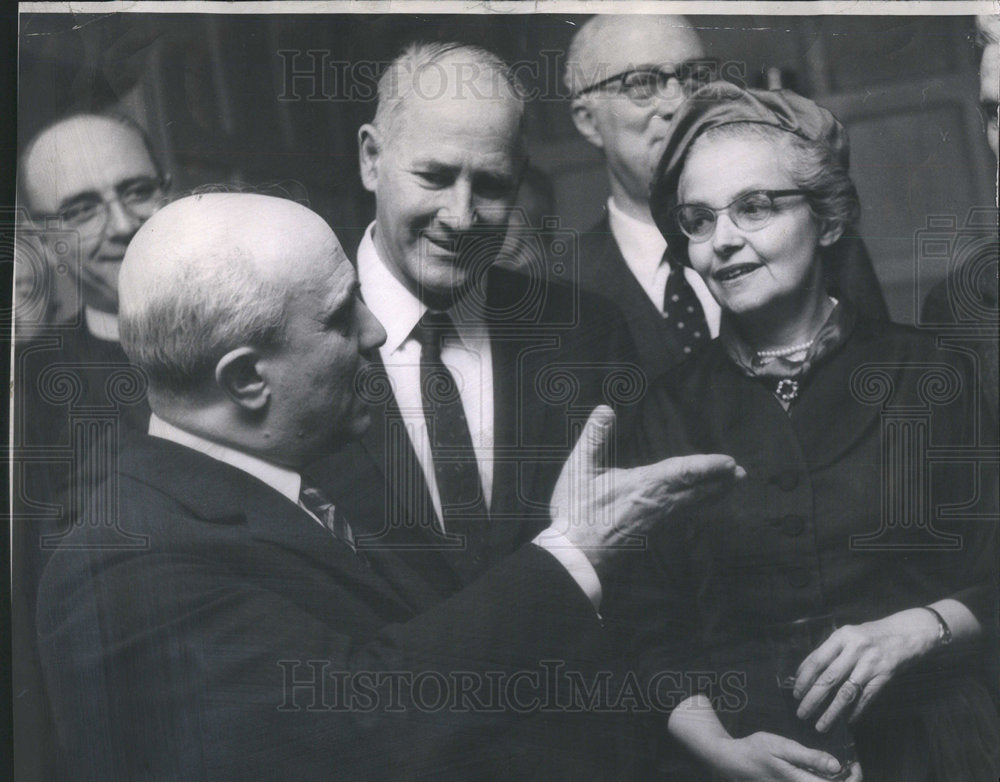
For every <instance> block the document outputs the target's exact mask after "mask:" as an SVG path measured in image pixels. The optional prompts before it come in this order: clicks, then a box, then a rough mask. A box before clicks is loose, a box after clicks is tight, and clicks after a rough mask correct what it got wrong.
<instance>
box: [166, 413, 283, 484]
mask: <svg viewBox="0 0 1000 782" xmlns="http://www.w3.org/2000/svg"><path fill="white" fill-rule="evenodd" d="M149 434H150V436H152V437H159V438H161V439H163V440H170V441H171V442H175V443H177V444H178V445H184V446H186V447H188V448H191V449H193V450H195V451H199V452H201V453H203V454H205V455H206V456H210V457H212V458H213V459H217V460H218V461H220V462H225V463H226V464H228V465H230V466H231V467H235V468H236V469H238V470H243V472H246V473H249V474H250V475H252V476H253V477H254V478H257V479H258V480H259V481H261V482H263V483H265V484H267V485H268V486H270V487H271V488H272V489H274V490H275V491H276V492H278V493H279V494H282V495H284V496H285V497H287V498H288V499H290V500H291V501H292V502H294V503H296V504H298V501H299V491H300V489H301V488H302V476H301V475H299V474H298V473H297V472H295V471H294V470H290V469H288V468H287V467H281V466H279V465H277V464H274V463H272V462H268V461H265V460H264V459H261V458H259V457H257V456H251V455H250V454H248V453H243V452H242V451H237V450H235V449H234V448H230V447H229V446H227V445H220V444H219V443H213V442H212V441H211V440H206V439H205V438H204V437H200V436H199V435H196V434H192V433H191V432H187V431H185V430H184V429H180V428H178V427H176V426H174V425H173V424H171V423H168V422H167V421H164V420H163V419H162V418H159V417H158V416H157V415H156V414H155V413H153V414H151V415H150V416H149Z"/></svg>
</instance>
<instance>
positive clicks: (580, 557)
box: [531, 528, 603, 611]
mask: <svg viewBox="0 0 1000 782" xmlns="http://www.w3.org/2000/svg"><path fill="white" fill-rule="evenodd" d="M531 542H532V543H534V544H535V545H536V546H539V547H540V548H543V549H545V550H546V551H547V552H549V553H550V554H551V555H552V556H553V557H555V558H556V559H557V560H558V561H559V564H561V565H562V566H563V567H564V568H566V570H567V571H568V572H569V574H570V576H572V577H573V580H574V581H576V583H577V584H578V585H579V586H580V589H582V590H583V593H584V594H585V595H586V596H587V598H588V599H589V600H590V602H591V603H592V604H593V606H594V610H595V611H599V610H600V608H601V598H602V597H603V592H602V589H601V579H600V578H598V577H597V571H596V570H594V566H593V565H591V564H590V560H589V559H587V555H586V554H584V553H583V552H582V551H581V550H580V549H579V548H578V547H577V546H575V545H574V544H573V543H572V542H571V541H570V539H569V538H567V537H566V536H565V535H563V534H562V533H561V532H556V531H555V530H553V529H551V528H549V529H546V530H543V531H542V532H541V533H539V535H538V537H536V538H535V539H534V540H533V541H531Z"/></svg>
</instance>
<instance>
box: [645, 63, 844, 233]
mask: <svg viewBox="0 0 1000 782" xmlns="http://www.w3.org/2000/svg"><path fill="white" fill-rule="evenodd" d="M743 122H749V123H753V124H757V125H770V126H771V127H774V128H779V129H781V130H785V131H788V132H789V133H794V134H795V135H796V136H800V137H801V138H804V139H807V140H808V141H816V142H820V143H823V144H826V145H827V146H829V147H830V149H831V150H832V151H833V153H834V154H835V155H836V157H837V159H838V160H839V162H840V163H841V165H843V166H844V168H845V169H846V168H847V167H848V162H849V159H850V150H849V145H848V141H847V131H846V130H845V129H844V126H843V125H841V124H840V122H839V121H838V120H837V118H836V117H834V116H833V114H831V113H830V112H829V111H827V110H826V109H824V108H823V107H821V106H818V105H816V104H815V103H813V102H812V101H811V100H809V99H808V98H803V97H802V96H801V95H798V94H796V93H794V92H791V91H790V90H773V91H771V90H745V89H742V88H741V87H737V86H736V85H735V84H732V83H730V82H725V81H717V82H712V83H711V84H706V85H705V86H704V87H702V88H701V89H700V90H698V91H697V92H695V93H694V94H692V95H691V97H689V98H688V99H687V100H686V101H685V102H684V103H683V105H682V106H681V107H680V108H679V109H678V111H677V113H676V114H674V117H673V120H672V128H671V131H670V138H669V139H668V141H667V145H666V148H665V149H664V151H663V156H662V157H661V158H660V162H659V164H658V165H657V166H656V174H655V176H654V177H653V187H652V191H651V193H650V211H651V212H652V214H653V220H654V221H655V222H656V226H657V227H658V228H659V229H660V232H661V233H662V234H664V236H668V237H669V238H670V239H671V240H675V239H676V238H677V237H678V234H679V230H678V229H677V227H676V226H675V225H674V224H673V221H672V218H671V210H672V209H673V208H674V207H675V206H676V205H677V185H678V182H679V181H680V177H681V171H682V170H683V168H684V160H685V158H686V157H687V153H688V151H689V150H690V149H691V145H692V144H693V143H694V140H695V139H696V138H698V136H700V135H701V134H702V133H704V132H705V131H706V130H710V129H711V128H717V127H720V126H722V125H734V124H738V123H743ZM679 238H680V239H681V241H682V242H683V243H684V244H686V241H685V239H686V237H683V236H682V235H681V236H680V237H679Z"/></svg>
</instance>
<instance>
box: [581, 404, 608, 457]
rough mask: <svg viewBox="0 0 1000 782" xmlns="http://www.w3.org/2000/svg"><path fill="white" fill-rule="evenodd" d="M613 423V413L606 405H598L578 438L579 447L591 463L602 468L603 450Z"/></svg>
mask: <svg viewBox="0 0 1000 782" xmlns="http://www.w3.org/2000/svg"><path fill="white" fill-rule="evenodd" d="M614 423H615V413H614V410H612V409H611V408H610V407H608V406H607V405H598V406H597V407H595V408H594V410H593V412H592V413H591V414H590V418H588V419H587V423H586V425H585V426H584V429H583V434H582V435H581V436H580V445H578V446H577V447H578V448H579V447H582V448H583V450H584V453H585V454H586V455H587V456H588V457H589V460H590V461H591V463H593V464H595V465H596V466H600V467H603V466H604V465H605V463H606V462H605V460H604V456H605V450H606V445H607V442H608V438H609V437H610V436H611V429H612V427H613V426H614Z"/></svg>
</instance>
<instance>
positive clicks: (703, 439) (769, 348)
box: [616, 83, 1000, 782]
mask: <svg viewBox="0 0 1000 782" xmlns="http://www.w3.org/2000/svg"><path fill="white" fill-rule="evenodd" d="M847 158H848V154H847V139H846V134H845V132H844V129H843V127H842V126H841V125H840V123H839V122H838V121H837V120H836V119H835V118H834V117H833V116H832V115H831V114H830V113H829V112H827V111H826V110H824V109H822V108H820V107H819V106H817V105H816V104H814V103H813V102H811V101H809V100H807V99H805V98H802V97H800V96H798V95H796V94H794V93H791V92H787V91H777V92H763V91H753V90H741V89H739V88H737V87H734V86H732V85H729V84H721V83H717V84H712V85H709V86H707V87H705V88H703V89H702V90H700V91H699V92H697V93H695V95H694V96H692V98H691V99H690V100H689V101H688V102H687V103H686V104H685V105H684V107H682V108H681V109H680V110H679V112H678V113H677V114H676V115H675V118H674V127H673V132H672V137H671V139H670V141H669V143H668V145H667V147H666V149H665V152H664V155H663V158H662V160H661V161H660V164H659V167H658V170H657V175H656V179H655V182H654V185H653V193H652V201H651V204H652V211H653V215H654V218H655V219H656V222H657V225H658V226H659V228H660V230H661V231H662V232H663V233H664V235H665V236H666V238H667V240H668V242H669V244H670V248H671V251H672V252H673V253H675V254H676V255H677V257H678V259H679V260H681V261H682V262H683V263H687V264H690V265H691V266H693V267H694V269H695V270H696V271H697V272H698V273H699V274H700V275H701V276H702V277H703V278H704V279H705V281H706V283H707V285H708V287H709V289H710V290H711V291H712V294H713V295H714V296H715V298H716V299H717V300H718V302H719V304H720V305H721V307H722V324H721V332H720V336H719V338H718V339H717V340H715V341H714V342H713V343H712V344H711V346H710V347H709V348H708V349H706V350H705V351H704V353H703V354H702V355H701V356H699V357H697V358H696V359H694V360H692V361H689V362H687V363H686V364H684V365H682V366H681V367H680V368H678V369H677V370H675V371H674V372H673V373H672V375H671V376H668V377H667V378H666V379H665V380H664V381H662V383H661V384H660V385H658V386H654V387H653V388H652V389H651V392H650V394H649V395H648V396H649V398H648V400H647V404H646V406H645V408H644V410H643V413H642V420H641V426H640V427H638V431H639V432H640V433H641V435H640V440H641V441H642V443H643V444H642V445H640V446H639V453H637V454H635V455H636V457H637V458H638V459H640V460H650V459H652V458H662V457H663V456H665V455H667V454H670V455H675V454H679V453H691V452H705V453H729V454H732V455H733V456H734V457H735V458H736V459H737V461H738V462H739V463H740V464H741V465H742V466H743V467H744V468H745V469H746V471H747V478H746V480H745V481H743V482H742V483H740V484H739V485H737V487H736V489H735V490H734V492H733V493H732V495H731V496H729V497H728V498H726V499H725V500H720V501H718V502H715V503H713V504H711V505H708V506H705V507H703V508H701V509H698V510H696V511H695V512H693V513H692V515H691V517H690V518H689V519H687V520H686V521H685V522H684V523H683V524H682V525H680V526H677V525H674V526H668V525H664V526H663V528H661V529H659V530H658V531H657V534H656V536H654V537H653V539H652V540H651V541H650V547H649V549H650V555H649V556H647V557H646V561H645V563H644V565H643V567H642V568H639V569H638V572H636V573H633V575H632V576H630V579H631V580H630V582H629V583H627V584H622V585H619V587H620V590H619V594H618V595H617V596H616V600H617V602H618V603H619V605H621V606H623V607H622V608H621V610H622V611H623V612H625V613H626V615H630V616H631V617H633V619H632V621H634V622H636V623H637V624H639V626H640V629H639V631H638V633H637V635H636V636H635V638H634V649H635V653H636V658H637V660H638V665H639V668H640V670H641V671H642V672H643V673H644V675H645V676H646V677H647V681H648V682H650V683H651V684H653V685H655V688H659V689H655V688H654V690H653V692H654V694H656V693H659V694H660V695H661V696H664V697H662V698H660V701H661V702H660V704H659V705H660V706H661V707H663V708H664V709H665V710H669V711H670V713H669V718H668V720H667V721H666V723H665V724H664V723H663V722H659V723H657V727H656V729H657V731H658V733H659V735H661V736H662V735H665V734H667V733H669V734H670V735H671V736H672V737H673V738H674V739H675V740H677V741H678V742H679V743H680V744H681V745H682V746H683V747H685V748H686V750H687V751H688V754H690V755H691V756H692V758H693V759H694V762H696V763H697V764H698V766H699V770H698V771H696V772H694V773H693V777H692V778H694V779H699V780H704V779H708V778H712V779H734V780H817V779H854V780H857V779H861V778H862V774H863V778H864V779H865V780H868V781H869V782H871V781H872V780H875V781H881V780H893V781H896V780H898V781H899V782H920V781H921V780H925V781H926V780H934V781H935V782H950V781H951V780H959V779H961V780H981V779H987V778H989V779H995V778H996V773H997V754H998V752H1000V733H998V727H997V712H996V706H995V703H994V701H993V699H992V695H993V694H994V693H993V687H992V686H991V682H994V681H995V675H994V674H992V673H990V672H988V670H987V667H988V665H989V663H988V661H989V660H991V659H995V652H994V657H993V658H991V657H990V656H989V651H988V648H987V647H988V646H989V644H990V643H991V642H992V636H993V635H994V631H995V624H996V619H995V598H996V594H997V593H996V586H995V584H990V583H989V582H990V580H991V578H993V576H994V570H995V568H996V561H997V559H996V556H997V555H996V543H995V533H996V515H995V514H996V510H995V507H996V506H995V491H996V486H995V477H994V474H993V473H991V472H990V469H991V468H990V467H989V466H988V465H987V464H986V462H988V461H989V456H988V454H989V453H991V450H990V448H989V447H986V448H984V447H983V444H984V443H993V442H995V439H994V438H993V437H992V436H991V435H990V434H989V433H986V432H983V431H982V427H981V426H979V424H978V417H977V410H978V405H979V404H980V403H981V400H977V399H976V398H975V396H974V395H975V393H976V392H975V389H976V385H975V383H974V382H973V381H972V379H971V375H970V374H969V373H968V372H967V367H966V365H965V364H964V363H963V361H962V357H961V356H960V355H958V354H956V353H948V352H943V351H937V350H936V349H935V347H934V344H933V342H932V341H930V340H929V339H927V338H925V337H924V335H922V334H920V333H918V332H917V331H916V330H914V329H910V328H905V327H902V326H897V325H893V324H888V323H880V322H876V321H872V320H868V319H866V318H864V317H862V316H861V315H859V314H858V313H857V312H856V311H855V310H854V309H853V308H852V307H850V306H849V305H848V304H847V303H846V302H842V301H837V300H836V299H835V298H832V297H831V296H830V295H829V294H828V293H827V291H826V290H825V288H824V285H823V273H822V263H823V262H824V260H826V261H827V262H833V263H836V260H837V254H838V252H839V249H840V245H841V241H842V239H843V238H844V237H845V236H846V235H849V234H850V232H851V231H852V226H853V224H854V223H855V221H856V219H857V216H858V211H859V204H858V199H857V194H856V191H855V188H854V185H853V184H852V183H851V180H850V178H849V176H848V173H847V162H848V161H847ZM977 447H978V448H979V450H978V451H977V450H976V449H977ZM962 454H965V455H966V456H965V458H964V459H963V456H962ZM977 454H978V457H977ZM977 458H978V461H977ZM669 672H673V673H672V674H671V675H670V676H667V673H669ZM667 683H669V684H670V693H671V695H672V696H674V697H672V698H667V697H665V695H666V693H665V690H664V687H666V686H667ZM678 693H680V694H678Z"/></svg>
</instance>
